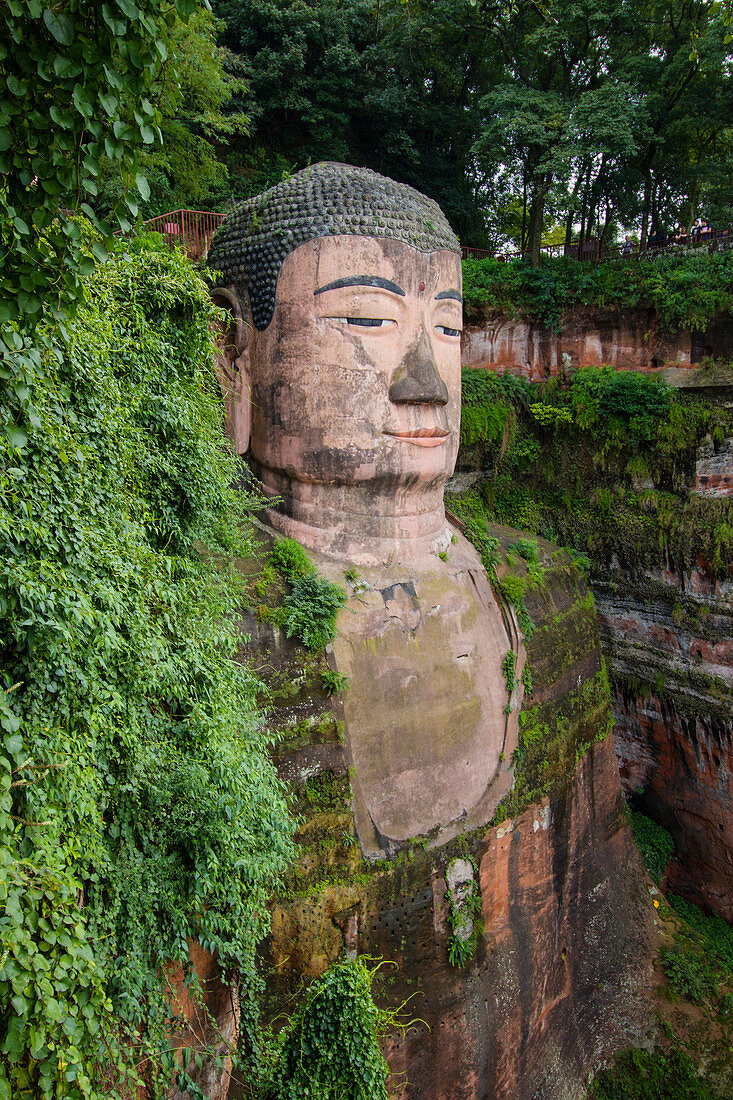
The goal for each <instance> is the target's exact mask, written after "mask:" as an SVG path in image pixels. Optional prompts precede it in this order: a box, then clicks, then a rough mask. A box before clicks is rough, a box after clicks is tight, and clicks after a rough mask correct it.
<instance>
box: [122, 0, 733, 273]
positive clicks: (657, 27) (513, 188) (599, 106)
mask: <svg viewBox="0 0 733 1100" xmlns="http://www.w3.org/2000/svg"><path fill="white" fill-rule="evenodd" d="M729 14H730V13H729V10H728V9H727V7H726V5H723V4H720V3H717V2H688V0H589V2H587V3H583V4H579V3H577V2H575V0H551V2H550V3H546V4H545V3H538V4H533V3H527V2H522V3H509V2H508V0H430V2H427V0H410V2H409V3H405V2H404V0H340V2H339V3H336V2H335V0H214V3H213V12H212V13H207V12H204V11H200V12H198V13H197V15H196V17H195V20H194V22H192V23H189V25H188V27H187V28H186V29H183V28H180V29H178V30H176V31H175V32H174V35H173V45H174V49H175V54H176V57H175V60H176V63H177V68H178V72H179V73H180V77H179V79H178V80H177V81H176V80H173V79H170V77H169V73H168V70H167V69H166V68H164V69H163V72H162V74H161V76H160V77H159V79H158V81H157V82H156V86H155V88H154V89H153V91H154V95H153V96H152V98H153V99H154V101H155V102H156V104H157V105H158V106H159V107H160V109H161V112H162V115H163V126H162V129H163V133H164V137H165V144H164V146H163V149H162V150H161V149H158V148H156V149H151V151H150V152H149V153H148V154H147V161H148V163H147V165H146V169H147V173H148V178H149V180H150V184H151V195H150V198H149V199H148V200H147V201H146V202H145V203H144V204H143V205H142V209H143V210H144V212H145V214H146V216H152V215H154V214H158V213H162V212H164V211H166V210H170V209H173V208H175V207H178V206H198V207H200V208H206V209H222V208H224V206H225V205H226V203H227V201H229V200H230V199H231V197H235V198H243V197H246V196H247V195H249V194H253V193H257V192H258V191H261V190H262V189H264V188H265V187H267V186H269V185H271V184H273V183H276V182H277V181H278V180H280V179H282V178H283V177H284V176H287V175H288V174H290V173H291V172H293V171H296V170H298V169H300V168H303V167H305V166H306V165H307V164H309V163H311V162H314V161H318V160H341V161H346V162H348V163H353V164H358V165H363V166H365V167H369V168H373V169H375V170H376V171H379V172H383V173H384V174H386V175H388V176H391V177H393V178H395V179H398V180H401V181H403V182H406V183H409V184H412V185H413V186H416V187H418V188H420V189H421V190H423V191H426V192H427V193H429V194H430V195H431V196H432V197H433V198H435V199H437V201H438V202H439V203H440V205H441V206H442V208H443V210H444V211H445V213H446V214H447V216H448V218H449V219H450V221H451V223H452V224H453V226H454V228H455V229H456V231H457V232H458V234H459V236H460V238H461V241H462V243H463V244H468V245H473V246H483V247H487V248H490V249H499V248H501V247H504V246H506V245H507V244H511V245H513V246H515V247H521V248H522V249H523V250H526V251H529V252H530V253H533V252H534V253H536V252H537V251H538V249H539V247H540V245H541V244H543V243H545V244H546V243H555V244H560V243H563V241H570V240H571V239H573V240H578V238H579V237H580V238H582V239H583V240H590V239H595V240H599V241H600V242H601V244H602V245H606V244H609V243H611V242H613V240H614V239H616V237H617V235H618V233H619V232H620V231H621V230H625V231H631V232H633V233H634V234H635V236H636V237H637V239H639V240H640V241H641V243H642V244H644V243H645V242H646V240H647V239H648V237H649V236H650V235H651V234H653V233H664V232H669V231H672V230H674V228H675V227H676V225H677V224H678V223H682V224H685V225H687V226H689V225H691V224H692V223H693V222H694V221H695V219H696V218H697V217H698V216H701V217H703V218H705V219H707V220H708V221H709V222H710V224H711V225H712V226H713V228H714V229H715V228H720V227H723V226H728V225H730V224H731V222H732V221H733V191H732V189H731V184H730V179H731V175H732V174H733V127H731V119H732V118H733V80H732V79H731V71H730V61H731V42H730V38H731V36H730V33H729ZM115 195H116V191H115V186H114V185H113V184H112V181H111V180H110V181H108V183H107V184H106V186H105V187H104V188H103V190H102V195H101V196H100V199H101V204H102V206H104V204H105V203H108V202H109V201H110V199H111V198H113V197H115Z"/></svg>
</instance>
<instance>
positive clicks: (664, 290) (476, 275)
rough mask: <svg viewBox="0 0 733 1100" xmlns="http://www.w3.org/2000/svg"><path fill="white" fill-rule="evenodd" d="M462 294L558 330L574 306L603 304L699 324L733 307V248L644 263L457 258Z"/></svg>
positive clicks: (676, 324)
mask: <svg viewBox="0 0 733 1100" xmlns="http://www.w3.org/2000/svg"><path fill="white" fill-rule="evenodd" d="M463 295H464V299H465V302H466V306H467V307H468V309H469V310H474V311H475V310H477V309H480V308H481V309H485V310H488V311H493V310H496V311H500V312H506V313H510V314H514V315H520V316H522V317H525V318H527V319H528V320H532V321H538V322H541V323H542V324H545V325H548V326H550V327H551V328H554V329H556V330H558V331H559V328H560V322H561V320H562V316H563V314H564V313H565V311H566V310H568V309H571V308H572V307H573V306H592V307H593V308H595V309H598V310H604V309H609V308H613V309H634V308H636V307H647V306H648V307H653V308H654V309H655V310H656V312H657V315H658V316H659V317H660V318H661V320H662V321H663V322H664V323H665V324H667V325H669V326H670V327H672V328H682V327H693V328H700V329H704V328H706V326H707V324H708V322H709V321H710V320H711V319H712V318H714V317H716V316H717V315H719V314H721V313H729V312H731V310H733V252H718V253H712V254H708V253H707V252H702V253H693V254H687V255H685V254H677V255H675V254H674V253H672V254H669V255H665V256H654V257H651V258H647V259H646V260H645V261H643V262H639V261H637V260H631V261H629V260H623V259H617V260H610V261H607V262H605V263H598V264H579V263H577V262H576V261H574V260H570V259H563V258H560V259H554V260H553V259H545V260H543V262H542V263H541V264H540V266H539V267H537V268H533V267H532V266H531V264H530V263H528V262H515V263H509V264H507V263H501V262H500V261H499V260H495V259H491V258H487V259H482V260H476V259H467V260H464V261H463Z"/></svg>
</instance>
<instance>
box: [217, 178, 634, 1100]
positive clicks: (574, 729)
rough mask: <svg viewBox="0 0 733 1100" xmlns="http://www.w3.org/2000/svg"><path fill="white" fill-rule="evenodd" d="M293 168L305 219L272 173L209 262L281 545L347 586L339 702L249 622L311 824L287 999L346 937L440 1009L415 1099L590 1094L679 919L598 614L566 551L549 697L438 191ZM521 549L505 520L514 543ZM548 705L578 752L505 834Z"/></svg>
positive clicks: (408, 1087)
mask: <svg viewBox="0 0 733 1100" xmlns="http://www.w3.org/2000/svg"><path fill="white" fill-rule="evenodd" d="M308 171H310V170H308ZM294 179H295V182H292V181H289V182H291V183H292V188H293V194H294V195H295V196H296V198H295V199H294V200H293V201H294V202H295V205H296V207H297V210H293V209H291V207H289V206H288V205H287V203H286V202H283V203H281V202H280V199H281V197H282V194H283V192H280V191H278V190H277V189H273V191H271V192H268V193H267V195H266V196H264V197H263V198H262V200H253V201H252V203H250V204H249V205H248V206H247V207H246V208H244V209H242V210H240V211H239V212H238V213H235V214H234V215H233V216H232V218H231V219H229V221H228V222H227V223H225V225H224V227H223V229H222V232H221V236H220V238H218V244H216V245H215V247H214V248H213V249H212V253H211V254H210V262H211V263H212V264H213V265H214V266H218V267H219V268H220V269H221V268H223V269H224V270H225V274H224V278H223V281H222V285H220V286H218V287H215V288H214V290H213V291H212V293H213V296H214V299H215V300H216V301H218V302H220V303H221V304H222V305H224V306H226V307H227V308H228V309H229V310H230V312H231V315H232V327H231V329H230V332H229V333H228V334H227V336H226V339H225V340H224V341H223V352H222V354H223V357H224V359H225V361H226V362H225V364H224V366H225V367H226V370H225V371H223V375H224V374H226V371H228V372H229V374H228V377H230V379H231V380H232V397H231V400H232V401H234V402H235V404H236V403H237V402H239V403H241V404H242V406H243V407H240V409H239V414H238V419H237V421H236V427H235V429H233V430H232V435H233V436H234V437H235V438H236V440H237V446H238V448H239V450H240V451H242V452H244V450H245V447H246V446H247V444H248V443H249V448H250V457H251V463H252V466H253V469H254V471H255V473H256V475H257V476H258V477H259V478H260V479H261V481H262V484H263V485H264V487H265V490H266V492H267V494H268V495H269V496H270V497H271V498H272V499H271V503H270V505H269V506H268V507H267V508H266V509H264V511H263V519H264V522H265V524H266V530H267V532H268V534H267V538H268V539H272V537H273V535H275V534H280V535H289V536H293V537H295V538H297V539H298V541H299V542H301V543H302V544H303V545H304V546H305V547H306V548H307V549H308V550H309V551H310V553H311V556H312V557H313V559H314V560H315V563H316V565H317V567H318V569H319V571H320V572H321V573H322V574H325V575H326V576H327V577H328V578H329V579H330V580H332V581H337V582H339V583H341V584H345V583H347V582H348V584H349V602H348V605H347V606H346V607H344V608H343V609H342V611H341V612H340V615H339V619H338V624H337V625H338V634H337V637H336V639H335V641H334V644H333V646H332V647H331V648H330V650H329V652H328V654H327V657H326V658H318V659H317V660H321V659H327V660H328V665H329V666H330V668H331V670H332V671H336V672H338V673H339V674H341V676H345V677H348V691H346V692H345V694H343V696H342V698H340V699H338V698H337V699H328V698H326V697H325V694H324V692H323V687H322V681H321V680H320V672H319V668H318V666H317V664H316V665H314V664H313V661H312V657H310V656H309V657H308V661H307V663H308V668H307V669H305V668H304V669H303V670H298V669H297V668H294V667H293V646H292V642H290V641H288V640H286V639H284V638H283V637H282V636H281V633H280V632H279V631H278V629H277V627H276V626H274V625H273V622H276V621H277V617H276V616H275V617H274V619H273V618H272V617H270V621H269V622H268V621H267V619H268V616H267V615H265V616H264V620H263V619H262V616H259V618H258V617H257V616H254V615H252V613H251V612H249V613H247V614H246V615H245V616H244V619H243V636H245V637H246V638H247V639H248V640H247V642H246V643H245V644H246V656H247V657H248V658H249V659H251V660H252V661H253V663H254V665H255V667H257V668H258V669H260V670H265V671H263V672H262V675H263V676H264V677H265V678H267V676H268V675H271V676H272V678H273V680H274V681H275V682H276V684H277V685H278V689H277V694H276V693H275V692H273V696H272V697H273V706H272V712H271V714H270V716H269V720H270V723H271V725H272V726H273V728H275V729H278V730H279V732H280V734H281V740H280V741H279V742H278V746H277V749H276V751H277V757H278V761H277V762H278V768H279V771H280V774H281V775H282V776H283V777H287V778H288V780H289V781H290V782H291V783H292V786H293V791H294V795H295V797H296V798H297V800H298V810H299V812H301V813H302V815H303V816H302V820H301V825H300V827H299V832H298V837H297V840H298V845H299V849H300V852H299V858H298V860H297V861H296V863H295V865H294V867H293V868H292V869H291V872H290V874H289V876H288V881H287V884H286V886H287V890H286V891H283V895H282V897H281V898H280V899H279V900H278V901H277V903H276V904H275V906H274V909H273V922H272V935H271V938H270V943H269V946H268V950H269V961H270V963H271V966H270V968H269V975H270V977H269V980H268V988H267V996H268V999H269V1008H270V1009H271V1010H272V1011H271V1014H270V1015H271V1018H273V1019H275V1018H277V1017H278V1014H280V1013H282V1010H283V1008H284V1007H285V1006H286V1005H288V1004H291V1003H292V1001H291V998H292V995H293V992H294V990H295V989H296V988H297V986H298V985H299V983H300V982H301V981H302V978H303V977H304V976H305V977H308V978H310V977H314V976H315V975H317V974H319V973H321V972H322V971H323V970H324V969H325V968H326V967H327V966H328V964H329V963H330V962H333V961H334V960H335V959H336V958H338V957H340V956H341V955H342V953H344V952H345V953H347V954H348V955H353V954H354V953H355V952H362V953H367V954H371V955H382V956H384V957H385V958H388V959H390V960H392V961H393V962H394V963H395V964H396V970H395V973H394V977H390V978H389V980H387V979H386V978H384V980H382V978H381V977H380V980H379V983H378V984H379V994H380V997H381V999H382V1000H383V1001H384V1002H385V1003H387V1004H390V1005H395V1004H399V1003H401V1002H402V1001H403V1000H405V999H406V998H407V997H409V996H410V995H411V994H414V993H416V992H417V993H418V994H419V1002H417V1001H416V1003H415V1004H414V1005H413V1003H412V1002H411V1003H410V1012H411V1013H412V1014H413V1015H414V1016H416V1017H419V1018H420V1019H421V1020H422V1021H424V1023H419V1024H416V1025H415V1027H414V1028H413V1029H411V1030H409V1031H408V1032H406V1033H405V1035H404V1037H403V1038H402V1039H401V1040H399V1039H395V1040H394V1041H393V1042H391V1043H390V1046H389V1051H388V1058H389V1061H390V1065H391V1066H392V1067H393V1068H394V1069H396V1070H398V1071H404V1072H405V1073H406V1077H405V1078H404V1079H403V1080H404V1084H403V1087H402V1095H403V1096H404V1097H405V1098H409V1100H412V1098H413V1097H414V1098H415V1100H416V1098H417V1097H421V1098H422V1100H486V1098H488V1097H493V1096H496V1097H501V1098H502V1100H536V1098H537V1097H543V1098H545V1097H546V1098H547V1100H549V1098H550V1097H552V1098H553V1100H569V1098H570V1097H573V1098H575V1097H579V1096H581V1095H582V1094H583V1092H584V1087H583V1081H584V1079H585V1078H586V1076H587V1073H588V1071H589V1070H590V1069H591V1068H593V1067H595V1066H596V1065H597V1064H598V1062H599V1060H600V1059H601V1058H602V1057H603V1056H604V1055H605V1054H607V1053H608V1052H610V1051H613V1050H615V1049H618V1048H619V1047H622V1046H624V1045H627V1044H628V1043H630V1042H632V1041H634V1040H635V1039H638V1038H639V1037H640V1036H641V1034H642V1032H643V1025H642V1020H643V1014H644V1011H643V1010H644V1007H645V1006H644V998H643V993H642V990H641V985H642V984H643V980H644V976H645V974H646V970H645V955H646V952H647V944H648V941H647V934H648V930H649V929H648V925H649V921H650V919H651V917H650V913H653V909H651V908H650V906H651V903H650V900H649V898H648V895H647V894H646V893H645V885H644V882H643V875H642V873H641V871H640V865H639V862H638V858H635V856H634V853H633V849H632V847H631V839H630V834H629V831H628V827H627V825H626V821H625V818H624V816H623V813H622V806H621V791H620V784H619V778H618V772H617V770H616V767H615V762H614V757H613V750H612V746H611V743H610V740H607V741H606V743H605V744H603V745H593V741H594V738H596V737H597V736H602V734H603V732H605V731H606V730H607V728H608V697H607V688H606V689H604V690H605V694H604V690H601V691H600V693H599V691H598V690H596V689H597V688H598V685H599V684H601V685H602V684H603V683H605V680H604V678H603V673H602V670H601V667H600V654H599V651H598V643H597V634H596V631H595V625H594V616H593V610H592V608H590V609H589V608H588V606H587V596H586V593H585V590H584V589H583V590H582V591H581V589H582V588H583V586H582V582H581V581H580V580H579V577H578V574H577V573H576V572H575V571H574V570H573V569H572V568H571V567H570V566H565V565H558V563H557V561H556V560H555V556H554V555H555V549H554V548H553V547H545V548H544V549H543V551H542V553H543V555H544V557H543V561H545V564H546V565H547V570H546V576H547V578H548V580H547V584H546V585H545V587H544V588H543V589H542V591H540V590H535V589H532V590H531V591H530V590H529V589H528V592H527V606H528V614H530V615H531V616H532V617H533V619H534V622H535V625H536V628H537V629H536V632H535V635H534V637H533V639H532V641H531V642H530V643H529V648H530V652H531V653H532V654H533V656H532V675H533V681H534V684H533V687H534V691H533V695H532V698H531V702H529V704H528V703H527V702H526V701H524V700H523V690H524V688H523V684H522V681H521V679H520V678H521V674H522V670H523V666H524V658H525V653H524V646H523V643H522V642H521V641H520V637H519V632H518V630H517V623H516V617H515V615H514V613H513V612H512V611H511V610H510V609H508V608H506V607H503V606H501V605H500V603H499V601H498V598H497V596H496V595H495V592H494V590H493V588H492V586H491V585H490V583H489V580H488V577H487V575H486V572H485V570H484V568H483V567H482V564H481V560H480V558H479V555H478V553H477V552H476V550H475V549H474V547H473V546H471V545H470V544H469V543H468V542H467V541H466V540H465V539H464V538H463V536H462V535H461V534H460V533H459V532H458V531H456V530H454V529H453V528H452V527H451V526H450V525H449V524H448V522H447V521H446V515H445V510H444V506H443V488H444V485H445V482H446V480H447V479H448V477H449V476H450V475H451V473H452V471H453V467H454V464H455V458H456V452H457V447H458V432H459V415H460V329H461V293H460V292H461V282H460V279H461V270H460V259H459V254H458V251H457V245H456V242H455V238H453V237H452V235H451V234H450V231H449V230H448V229H447V223H445V222H444V219H443V218H442V215H439V212H437V213H436V211H437V208H435V207H434V204H429V202H428V200H426V199H424V198H423V197H422V196H417V195H416V193H415V192H413V191H411V189H409V188H403V187H401V186H400V185H397V184H393V183H392V182H391V181H385V180H383V178H382V177H378V176H376V175H375V174H374V173H364V172H362V170H357V169H351V168H348V167H345V166H337V165H325V166H316V167H315V168H314V169H313V171H312V175H307V174H306V173H302V174H300V178H299V177H295V178H294ZM318 179H328V180H330V181H331V183H330V184H329V186H328V187H323V186H321V187H320V189H319V188H317V187H316V186H315V184H313V186H311V183H312V181H314V180H318ZM309 181H310V182H309ZM338 181H342V183H343V186H342V187H341V190H339V186H337V182H338ZM357 184H358V187H359V188H361V191H360V192H359V194H360V196H361V198H360V200H359V201H360V202H361V204H362V206H361V207H360V208H358V209H357V207H358V203H357V206H355V207H352V206H350V205H349V204H350V203H356V200H355V199H354V194H355V193H356V191H355V190H354V188H356V187H357ZM282 186H283V187H284V186H285V185H282ZM303 188H305V190H303ZM302 196H305V198H303V197H302ZM387 209H389V210H391V211H392V213H391V214H389V213H387V212H386V211H387ZM345 210H346V211H347V213H348V217H347V215H346V214H345V213H344V211H345ZM438 215H439V217H438ZM293 218H296V221H297V219H298V218H300V221H298V222H297V225H296V224H293V222H292V219H293ZM362 219H363V220H362ZM308 227H310V228H308ZM280 229H281V230H282V234H283V235H282V240H281V239H280V237H279V230H280ZM268 234H269V236H268ZM287 234H290V236H287ZM252 242H255V243H254V244H253V243H252ZM268 249H269V252H268ZM263 250H264V251H263ZM258 265H260V266H258ZM224 284H226V285H224ZM250 300H251V312H250ZM250 321H252V322H253V324H252V326H251V327H248V326H249V322H250ZM235 380H236V390H235V384H234V383H235ZM250 395H251V396H250ZM230 411H231V404H230ZM247 436H249V438H247ZM514 538H516V533H515V532H508V531H499V530H497V540H503V546H504V551H505V553H506V549H507V545H508V544H509V543H510V542H511V540H512V539H514ZM510 647H511V648H512V650H513V651H514V653H515V657H516V663H514V664H513V668H514V673H513V677H512V678H514V676H515V677H516V680H517V681H518V682H517V683H516V684H515V683H512V684H511V688H512V691H511V697H510V696H509V694H508V691H507V681H506V678H505V672H504V671H503V669H502V662H503V659H504V657H505V656H506V654H507V653H508V651H509V648H510ZM303 656H306V655H303V654H301V657H303ZM296 664H297V662H296ZM301 671H302V674H301ZM291 688H292V694H291V693H290V692H291ZM586 688H588V690H587V691H586ZM319 700H320V703H321V706H322V710H321V712H320V713H319V710H318V707H317V706H315V703H317V702H318V701H319ZM523 706H524V708H525V712H526V713H525V715H524V717H525V719H526V721H527V722H528V723H530V725H529V726H527V729H528V730H529V729H530V728H533V729H534V733H533V736H534V738H535V744H537V743H538V742H539V741H540V740H541V738H542V737H543V736H544V733H545V732H547V737H548V739H549V741H550V742H551V744H552V751H551V752H549V750H548V753H549V755H548V757H547V760H546V761H545V763H544V764H542V765H541V775H538V776H537V778H536V780H535V781H534V786H533V787H532V788H531V789H533V790H534V789H535V788H536V792H537V799H538V802H537V804H535V805H533V806H530V808H529V809H526V811H525V812H524V813H523V814H521V815H520V814H519V813H517V820H516V821H509V822H506V823H505V825H504V826H502V827H500V828H498V829H488V830H487V829H486V826H487V825H488V823H489V821H490V820H491V818H492V816H493V813H494V810H495V809H496V806H497V803H498V802H499V801H500V799H501V797H502V796H503V795H504V794H506V793H507V792H508V791H509V789H510V787H511V784H512V778H513V767H514V765H513V757H514V755H515V751H514V750H515V749H516V748H517V744H518V714H519V711H520V710H521V709H522V707H523ZM533 722H534V723H535V724H536V728H534V727H532V725H531V724H532V723H533ZM548 731H549V732H548ZM526 748H527V746H525V749H526ZM586 750H587V754H586ZM584 754H586V755H584ZM577 761H580V763H577ZM537 766H538V767H540V765H539V764H538V765H537ZM550 789H553V790H554V791H555V793H556V797H555V798H554V799H553V801H552V802H550V800H549V799H548V798H546V797H544V793H545V792H546V791H548V790H550ZM528 801H529V796H527V797H526V798H525V800H524V802H523V803H522V808H524V807H526V806H527V803H528ZM357 841H358V842H357ZM466 856H470V857H471V858H472V859H473V860H474V861H475V864H476V866H477V867H478V868H479V873H478V875H477V879H476V883H475V885H476V887H477V888H478V889H479V890H480V895H481V906H482V918H483V922H484V924H485V926H486V929H487V934H486V937H485V939H480V940H479V945H478V948H477V951H476V954H475V957H473V958H471V960H470V962H469V963H468V965H467V966H466V967H465V969H461V970H459V969H456V968H454V967H451V966H450V965H449V961H448V940H449V936H450V929H449V928H448V922H447V916H448V911H447V901H446V896H445V895H446V876H450V875H452V874H453V871H455V869H456V866H457V865H456V862H455V861H456V859H460V860H465V858H466ZM380 857H381V858H380ZM469 865H470V864H469ZM451 868H452V870H451ZM457 881H458V880H457V879H456V883H457ZM385 973H386V971H385ZM392 982H394V985H392ZM425 1025H427V1027H426V1026H425ZM398 1082H399V1079H397V1081H396V1082H395V1084H398Z"/></svg>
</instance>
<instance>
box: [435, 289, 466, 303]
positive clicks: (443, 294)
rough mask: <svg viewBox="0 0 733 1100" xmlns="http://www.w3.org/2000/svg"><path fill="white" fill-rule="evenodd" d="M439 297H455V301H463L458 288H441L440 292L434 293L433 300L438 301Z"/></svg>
mask: <svg viewBox="0 0 733 1100" xmlns="http://www.w3.org/2000/svg"><path fill="white" fill-rule="evenodd" d="M441 298H455V300H456V301H457V302H463V296H462V295H461V293H460V291H458V290H441V292H440V294H436V295H435V301H436V302H439V301H440V300H441Z"/></svg>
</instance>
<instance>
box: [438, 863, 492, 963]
mask: <svg viewBox="0 0 733 1100" xmlns="http://www.w3.org/2000/svg"><path fill="white" fill-rule="evenodd" d="M471 862H473V861H471ZM474 870H476V868H475V866H474ZM446 898H447V900H448V925H449V927H450V928H451V930H452V931H451V935H450V936H449V938H448V962H449V963H450V965H451V966H456V967H464V966H466V965H467V964H468V963H469V962H470V961H471V959H472V958H473V957H474V955H475V954H476V948H477V946H478V940H479V936H480V935H481V934H482V932H483V924H482V922H481V920H480V916H481V894H480V891H479V888H478V885H477V883H476V882H475V880H474V881H472V882H471V883H470V885H469V887H468V889H467V891H466V892H465V894H464V895H463V896H462V897H461V899H460V902H458V901H457V899H456V898H455V897H454V896H453V894H452V893H451V891H450V890H448V891H447V892H446Z"/></svg>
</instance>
